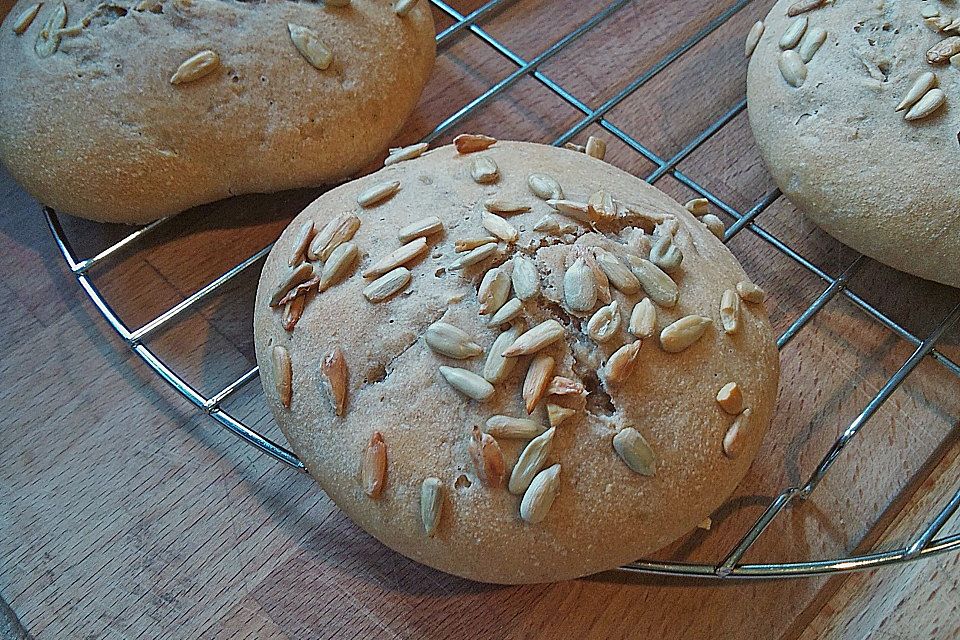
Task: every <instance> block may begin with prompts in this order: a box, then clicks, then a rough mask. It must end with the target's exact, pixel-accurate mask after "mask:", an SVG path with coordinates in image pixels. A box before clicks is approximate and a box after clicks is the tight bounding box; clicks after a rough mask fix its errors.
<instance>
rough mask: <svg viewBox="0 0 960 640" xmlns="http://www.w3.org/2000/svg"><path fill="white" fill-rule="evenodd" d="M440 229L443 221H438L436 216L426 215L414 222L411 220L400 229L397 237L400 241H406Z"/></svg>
mask: <svg viewBox="0 0 960 640" xmlns="http://www.w3.org/2000/svg"><path fill="white" fill-rule="evenodd" d="M441 231H443V222H441V221H440V218H438V217H437V216H428V217H426V218H423V219H421V220H417V221H416V222H411V223H410V224H408V225H407V226H405V227H404V228H402V229H400V231H399V233H398V234H397V237H398V238H399V239H400V242H404V243H406V242H410V241H411V240H416V239H417V238H425V237H427V236H432V235H433V234H435V233H439V232H441Z"/></svg>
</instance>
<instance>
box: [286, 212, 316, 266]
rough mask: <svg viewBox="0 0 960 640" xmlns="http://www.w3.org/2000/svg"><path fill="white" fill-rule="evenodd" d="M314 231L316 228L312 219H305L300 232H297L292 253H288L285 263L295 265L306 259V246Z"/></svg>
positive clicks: (308, 244)
mask: <svg viewBox="0 0 960 640" xmlns="http://www.w3.org/2000/svg"><path fill="white" fill-rule="evenodd" d="M315 232H316V228H315V226H314V224H313V220H307V221H306V222H304V223H303V225H302V226H301V227H300V232H299V233H297V240H296V242H294V244H293V253H292V254H291V255H290V261H289V262H288V263H287V264H289V265H290V266H291V267H295V266H297V265H298V264H300V263H301V262H303V261H304V260H305V259H306V257H307V248H308V247H309V246H310V241H311V240H313V235H314V233H315Z"/></svg>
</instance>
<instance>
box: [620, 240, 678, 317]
mask: <svg viewBox="0 0 960 640" xmlns="http://www.w3.org/2000/svg"><path fill="white" fill-rule="evenodd" d="M624 259H626V261H627V266H629V267H630V271H632V272H633V275H635V276H636V277H637V280H639V281H640V286H642V287H643V290H644V291H646V292H647V295H648V296H650V299H651V300H653V301H654V302H655V303H657V304H658V305H660V306H661V307H666V308H670V307H672V306H674V305H675V304H677V299H678V298H679V297H680V289H679V288H678V287H677V283H676V282H674V281H673V280H672V279H671V278H670V276H668V275H667V274H666V273H664V272H663V270H662V269H660V267H658V266H657V265H655V264H653V263H652V262H650V261H649V260H645V259H643V258H638V257H636V256H634V255H631V254H629V253H627V254H624Z"/></svg>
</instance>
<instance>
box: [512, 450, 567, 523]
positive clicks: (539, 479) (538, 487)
mask: <svg viewBox="0 0 960 640" xmlns="http://www.w3.org/2000/svg"><path fill="white" fill-rule="evenodd" d="M559 490H560V465H559V464H555V465H553V466H552V467H548V468H546V469H544V470H543V471H541V472H540V473H538V474H537V476H536V477H535V478H534V479H533V482H531V483H530V488H528V489H527V491H526V492H525V493H524V494H523V499H522V500H521V501H520V517H521V518H523V520H524V521H526V522H529V523H530V524H537V523H539V522H543V520H544V518H546V517H547V514H548V513H549V512H550V507H552V506H553V501H554V500H556V498H557V492H558V491H559Z"/></svg>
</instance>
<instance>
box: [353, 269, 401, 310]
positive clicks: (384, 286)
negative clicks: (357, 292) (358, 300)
mask: <svg viewBox="0 0 960 640" xmlns="http://www.w3.org/2000/svg"><path fill="white" fill-rule="evenodd" d="M412 277H413V276H412V274H411V273H410V270H409V269H407V268H406V267H397V268H396V269H394V270H393V271H390V272H389V273H385V274H383V275H382V276H380V277H379V278H377V279H376V280H374V281H373V282H371V283H370V284H368V285H367V286H366V287H364V289H363V297H364V298H366V299H367V300H369V301H370V302H383V301H384V300H386V299H387V298H389V297H390V296H392V295H393V294H395V293H397V292H399V291H400V290H402V289H404V288H405V287H406V286H407V285H408V284H410V279H411V278H412Z"/></svg>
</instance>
